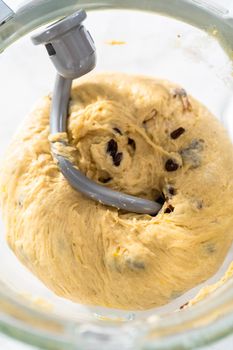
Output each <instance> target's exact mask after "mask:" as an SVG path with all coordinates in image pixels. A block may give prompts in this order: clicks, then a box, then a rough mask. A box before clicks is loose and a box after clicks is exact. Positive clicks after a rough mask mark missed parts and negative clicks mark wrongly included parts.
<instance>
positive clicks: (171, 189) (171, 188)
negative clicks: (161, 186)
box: [168, 187, 176, 196]
mask: <svg viewBox="0 0 233 350" xmlns="http://www.w3.org/2000/svg"><path fill="white" fill-rule="evenodd" d="M168 193H169V194H170V195H171V196H174V195H175V194H176V190H175V189H174V187H169V188H168Z"/></svg>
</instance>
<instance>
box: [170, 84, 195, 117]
mask: <svg viewBox="0 0 233 350" xmlns="http://www.w3.org/2000/svg"><path fill="white" fill-rule="evenodd" d="M173 97H174V98H176V97H179V98H180V100H181V102H182V105H183V111H184V112H185V111H191V110H192V105H191V103H190V101H189V98H188V95H187V92H186V91H185V89H182V88H176V89H174V91H173Z"/></svg>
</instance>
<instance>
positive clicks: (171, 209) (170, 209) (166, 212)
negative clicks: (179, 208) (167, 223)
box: [164, 204, 175, 214]
mask: <svg viewBox="0 0 233 350" xmlns="http://www.w3.org/2000/svg"><path fill="white" fill-rule="evenodd" d="M174 209H175V208H174V207H173V206H172V205H171V204H170V205H169V206H168V207H167V208H166V209H165V210H164V213H165V214H170V213H172V212H173V211H174Z"/></svg>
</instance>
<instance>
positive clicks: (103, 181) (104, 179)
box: [99, 177, 112, 184]
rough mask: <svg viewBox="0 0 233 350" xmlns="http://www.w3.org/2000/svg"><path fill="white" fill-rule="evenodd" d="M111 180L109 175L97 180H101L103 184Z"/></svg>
mask: <svg viewBox="0 0 233 350" xmlns="http://www.w3.org/2000/svg"><path fill="white" fill-rule="evenodd" d="M111 180H112V178H111V177H106V178H102V177H101V178H99V181H100V182H102V183H103V184H107V183H108V182H110V181H111Z"/></svg>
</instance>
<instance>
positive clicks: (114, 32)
mask: <svg viewBox="0 0 233 350" xmlns="http://www.w3.org/2000/svg"><path fill="white" fill-rule="evenodd" d="M219 2H220V1H219ZM230 2H231V1H228V4H229V3H230ZM9 3H10V2H9ZM12 3H13V1H12ZM226 4H227V2H226ZM223 5H224V2H223V1H222V2H221V6H219V5H218V3H216V2H215V3H213V2H212V1H207V0H203V1H202V0H160V1H159V0H143V1H142V0H132V1H130V0H128V1H126V0H119V1H117V0H111V1H110V0H109V1H108V0H103V1H101V0H98V1H95V0H82V1H81V0H80V1H77V0H69V1H67V0H48V1H45V0H42V1H41V0H38V1H34V2H33V3H28V4H25V6H24V7H22V8H20V9H19V10H18V11H17V15H16V17H15V18H13V19H12V20H9V22H6V23H5V24H4V25H2V26H1V27H0V47H1V48H2V49H4V48H6V47H7V46H8V45H9V44H12V45H11V46H10V47H8V48H7V50H5V51H4V52H3V53H2V54H1V55H0V91H1V99H0V107H1V114H0V135H1V137H0V146H1V147H0V156H2V155H3V154H4V150H5V148H6V146H7V144H8V143H9V141H10V139H11V138H12V136H13V134H14V133H15V131H16V130H17V128H18V127H19V125H20V122H21V120H23V118H24V117H25V115H26V114H27V113H28V112H29V110H30V109H31V108H32V106H33V104H34V103H35V101H36V100H37V99H38V98H40V97H41V96H43V95H45V94H48V92H50V91H51V90H52V88H53V83H54V78H55V74H56V73H55V70H54V68H53V67H52V65H51V63H50V62H49V60H48V57H47V53H46V52H45V50H44V48H42V47H35V46H33V44H32V43H31V41H30V36H31V33H30V35H29V34H28V33H29V31H32V30H34V29H36V28H37V27H39V26H41V25H45V24H47V23H49V22H51V21H54V20H56V19H57V18H59V17H61V16H64V15H67V14H70V13H72V12H73V11H75V10H77V9H79V8H85V9H86V10H87V13H88V17H87V20H86V22H85V24H86V27H87V28H88V29H89V30H90V32H91V34H92V36H93V37H94V40H95V43H96V47H97V57H98V64H97V67H96V70H97V71H121V72H128V73H137V74H145V75H149V76H155V77H159V78H163V79H168V80H171V81H174V82H177V83H179V84H180V85H182V86H183V87H185V88H186V89H187V90H188V91H189V93H191V94H192V95H193V96H194V97H196V98H197V99H199V100H200V101H202V102H203V103H204V104H205V105H206V106H207V107H208V108H209V109H210V110H211V111H212V112H213V113H214V114H215V115H216V117H217V118H219V119H220V120H221V121H222V123H223V124H224V125H225V126H226V128H227V129H228V131H229V133H230V136H231V137H232V138H233V120H232V114H233V100H232V94H233V76H232V61H231V58H232V57H233V56H232V47H231V43H233V40H232V39H233V18H231V11H230V9H229V6H228V7H226V8H224V7H223ZM172 17H176V19H174V18H172ZM186 22H189V24H188V23H186ZM197 27H199V28H197ZM26 34H27V35H26ZM23 35H25V36H24V37H23V38H21V40H19V41H17V42H15V41H16V39H18V38H19V37H22V36H23ZM114 41H115V44H118V45H112V44H113V43H114ZM13 42H15V43H14V44H13ZM232 45H233V44H232ZM1 228H2V230H1V231H2V232H4V226H3V225H2V224H1ZM0 240H1V244H0V331H1V332H3V333H5V334H7V335H9V336H10V337H12V338H17V339H20V340H21V341H22V342H24V343H29V344H33V345H36V346H40V347H42V348H45V349H53V350H54V349H59V350H61V349H66V350H68V349H85V350H91V349H102V348H104V349H106V350H113V349H119V348H121V349H122V350H126V349H128V350H129V349H134V350H136V349H160V350H162V349H170V350H171V349H192V348H195V347H197V346H200V345H204V344H210V343H211V342H214V341H215V340H217V339H220V338H221V337H224V336H227V335H228V334H230V333H231V332H232V331H233V280H229V281H228V282H227V283H225V284H224V285H223V286H222V287H221V288H219V289H218V290H216V291H215V292H213V293H212V294H211V295H209V296H208V297H207V298H206V299H205V300H203V301H201V302H199V303H197V304H196V305H194V306H192V307H190V308H185V309H183V310H180V306H181V305H182V304H184V303H185V302H187V301H188V300H190V298H192V297H193V296H195V294H196V293H197V292H198V291H199V290H200V289H201V288H202V287H203V286H204V285H206V284H211V283H214V282H215V281H217V280H219V278H220V277H221V276H222V275H223V274H224V272H225V271H226V269H227V267H228V266H229V263H230V262H231V261H232V260H233V249H231V251H230V252H229V254H228V256H227V257H226V260H225V262H224V264H223V265H222V266H221V268H220V270H219V271H218V273H217V274H216V275H215V276H213V277H212V278H211V279H210V280H208V281H207V282H205V283H204V284H202V285H199V286H197V287H196V288H194V289H193V290H191V291H189V292H188V293H186V294H185V295H182V296H180V297H178V298H177V299H175V300H174V301H173V302H172V303H170V304H168V305H166V306H164V307H161V308H157V309H154V310H149V311H145V312H134V311H132V312H125V311H120V310H111V309H105V308H101V307H89V306H85V305H78V304H75V303H72V302H70V301H67V300H64V299H62V298H59V297H57V296H56V295H54V294H53V293H52V292H51V291H49V290H48V289H47V288H46V287H45V286H44V285H43V284H42V283H41V282H40V281H39V280H37V279H36V278H35V277H34V276H33V275H32V274H31V273H30V272H29V271H27V270H26V269H25V268H24V267H23V266H22V265H21V264H20V263H19V261H18V260H17V259H16V258H15V256H14V255H13V253H12V252H11V251H10V249H9V248H8V246H7V244H6V242H5V239H4V234H2V235H1V237H0ZM204 268H208V266H205V267H204Z"/></svg>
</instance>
